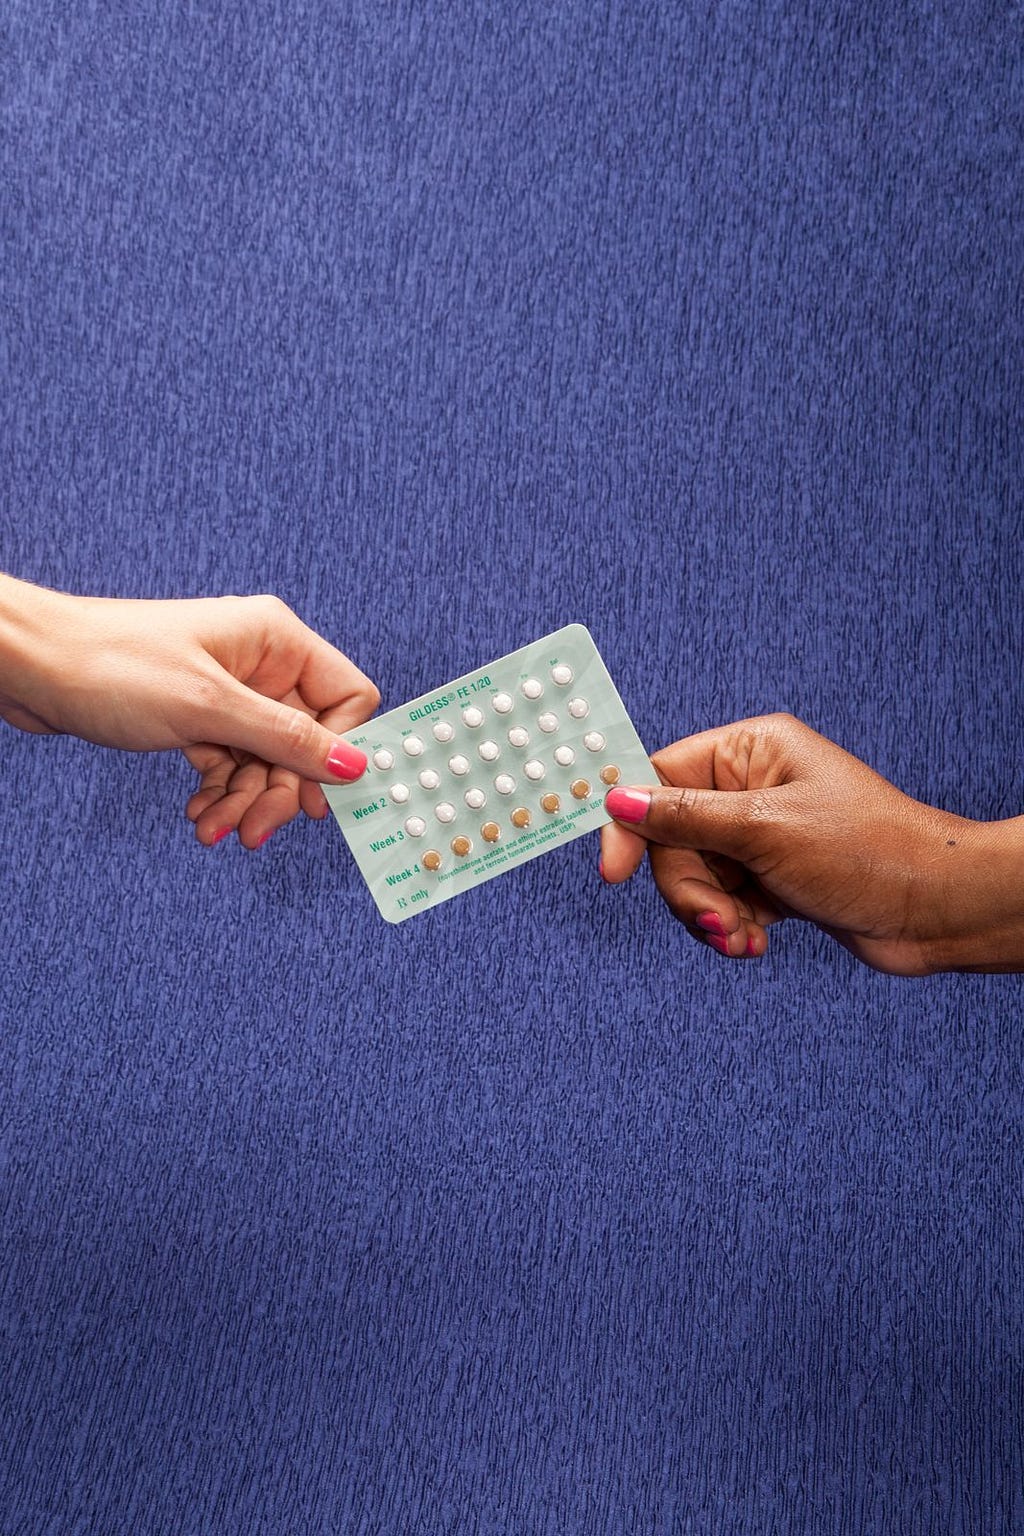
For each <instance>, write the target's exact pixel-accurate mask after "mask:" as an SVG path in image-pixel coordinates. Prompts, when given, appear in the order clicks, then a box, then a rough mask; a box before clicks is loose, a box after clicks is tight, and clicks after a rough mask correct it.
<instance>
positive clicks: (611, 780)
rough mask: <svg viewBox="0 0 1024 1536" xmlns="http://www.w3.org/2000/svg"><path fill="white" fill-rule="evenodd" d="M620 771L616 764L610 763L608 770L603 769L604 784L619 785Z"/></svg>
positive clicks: (602, 780)
mask: <svg viewBox="0 0 1024 1536" xmlns="http://www.w3.org/2000/svg"><path fill="white" fill-rule="evenodd" d="M619 777H620V775H619V770H618V769H617V768H616V766H615V764H614V763H609V764H608V766H607V768H602V769H601V782H602V784H617V783H618V782H619Z"/></svg>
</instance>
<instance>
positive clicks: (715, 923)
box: [697, 912, 725, 935]
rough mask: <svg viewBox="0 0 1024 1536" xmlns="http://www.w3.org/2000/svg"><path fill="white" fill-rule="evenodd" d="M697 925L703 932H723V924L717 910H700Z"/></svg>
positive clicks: (720, 933)
mask: <svg viewBox="0 0 1024 1536" xmlns="http://www.w3.org/2000/svg"><path fill="white" fill-rule="evenodd" d="M697 927H698V928H703V929H704V932H705V933H717V934H719V935H722V934H724V933H725V924H724V923H723V922H722V919H721V918H720V917H719V915H718V913H717V912H701V913H700V915H699V917H698V918H697Z"/></svg>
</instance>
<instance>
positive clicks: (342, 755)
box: [327, 741, 366, 784]
mask: <svg viewBox="0 0 1024 1536" xmlns="http://www.w3.org/2000/svg"><path fill="white" fill-rule="evenodd" d="M327 772H328V773H329V774H330V775H331V776H332V778H335V779H344V780H346V782H347V783H349V784H351V782H352V780H353V779H358V778H361V777H362V775H363V774H364V773H365V772H366V753H365V752H360V750H359V748H358V747H350V746H349V744H348V742H347V741H336V742H335V743H334V746H333V747H332V748H331V750H330V752H329V754H328V757H327Z"/></svg>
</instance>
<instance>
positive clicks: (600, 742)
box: [583, 731, 604, 752]
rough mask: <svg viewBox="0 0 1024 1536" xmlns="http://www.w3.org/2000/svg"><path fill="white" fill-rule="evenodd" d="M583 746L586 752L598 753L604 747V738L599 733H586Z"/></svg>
mask: <svg viewBox="0 0 1024 1536" xmlns="http://www.w3.org/2000/svg"><path fill="white" fill-rule="evenodd" d="M583 745H584V746H585V747H586V749H587V751H588V752H600V750H601V748H602V747H603V746H604V737H603V736H602V735H601V732H600V731H588V732H587V734H586V735H585V736H584V738H583Z"/></svg>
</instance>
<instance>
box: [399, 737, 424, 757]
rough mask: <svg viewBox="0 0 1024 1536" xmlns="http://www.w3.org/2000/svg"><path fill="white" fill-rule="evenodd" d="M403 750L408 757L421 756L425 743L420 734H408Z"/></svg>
mask: <svg viewBox="0 0 1024 1536" xmlns="http://www.w3.org/2000/svg"><path fill="white" fill-rule="evenodd" d="M402 751H403V752H404V753H405V755H406V757H419V756H420V755H421V754H422V752H423V743H422V741H421V740H420V738H419V737H418V736H407V737H406V738H405V740H404V741H403V742H402Z"/></svg>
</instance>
